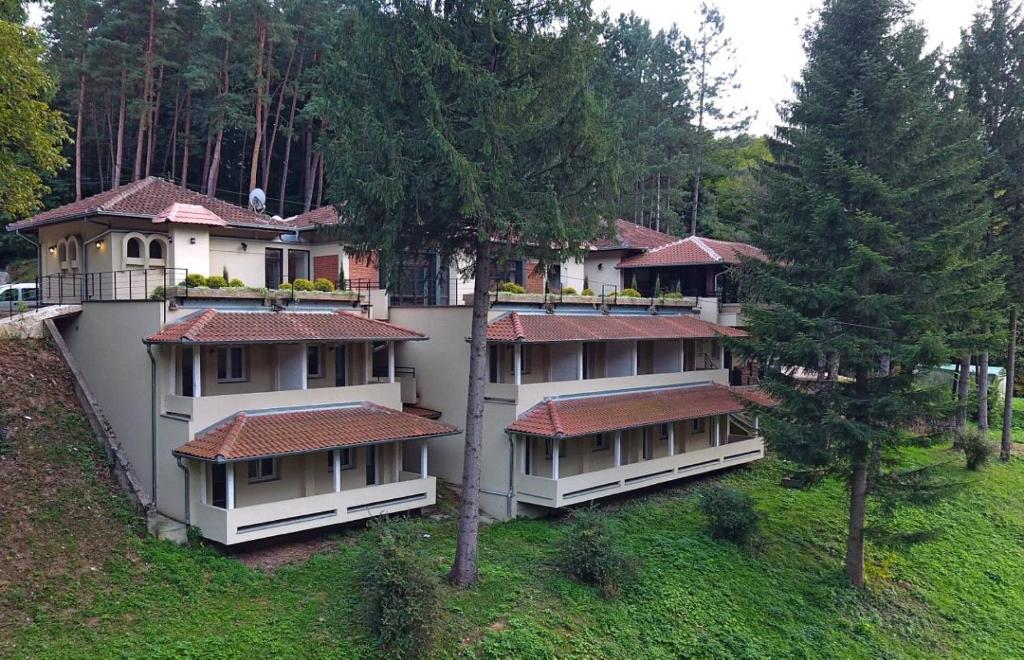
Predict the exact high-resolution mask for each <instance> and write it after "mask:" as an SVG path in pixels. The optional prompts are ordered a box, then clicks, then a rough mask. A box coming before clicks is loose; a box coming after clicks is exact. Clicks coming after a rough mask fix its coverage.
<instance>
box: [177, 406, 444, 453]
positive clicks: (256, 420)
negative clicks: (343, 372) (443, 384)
mask: <svg viewBox="0 0 1024 660" xmlns="http://www.w3.org/2000/svg"><path fill="white" fill-rule="evenodd" d="M457 432H458V429H456V428H455V427H454V426H451V425H450V424H444V423H442V422H435V421H434V420H431V419H427V418H425V417H421V416H418V415H410V414H407V413H404V412H400V411H398V410H392V409H391V408H386V407H384V406H379V405H376V404H373V403H361V404H358V405H346V406H339V407H334V408H313V409H300V410H285V411H276V412H255V413H253V412H240V413H237V414H235V415H232V416H231V417H228V418H227V419H224V420H223V421H221V422H219V423H218V424H216V425H214V426H212V427H210V428H209V429H207V430H205V431H203V432H201V433H198V434H196V436H195V438H193V439H192V440H191V441H189V442H186V443H185V444H183V445H182V446H180V447H178V448H177V449H175V450H174V454H175V455H181V456H188V457H191V458H198V459H201V460H206V461H239V460H248V459H253V458H261V457H266V456H280V455H283V454H297V453H305V452H314V451H327V450H329V449H336V448H339V447H351V446H357V445H368V444H373V443H376V442H388V441H394V440H413V439H417V438H433V437H438V436H443V435H452V434H454V433H457Z"/></svg>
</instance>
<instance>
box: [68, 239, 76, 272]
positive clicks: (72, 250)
mask: <svg viewBox="0 0 1024 660" xmlns="http://www.w3.org/2000/svg"><path fill="white" fill-rule="evenodd" d="M68 261H70V262H71V265H72V266H74V265H76V264H77V263H78V239H76V238H75V237H74V236H72V237H71V238H69V239H68Z"/></svg>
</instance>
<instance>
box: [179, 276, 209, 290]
mask: <svg viewBox="0 0 1024 660" xmlns="http://www.w3.org/2000/svg"><path fill="white" fill-rule="evenodd" d="M179 286H187V287H189V288H195V287H197V286H206V276H205V275H200V274H199V273H189V274H188V275H186V276H185V279H184V281H182V282H181V284H180V285H179Z"/></svg>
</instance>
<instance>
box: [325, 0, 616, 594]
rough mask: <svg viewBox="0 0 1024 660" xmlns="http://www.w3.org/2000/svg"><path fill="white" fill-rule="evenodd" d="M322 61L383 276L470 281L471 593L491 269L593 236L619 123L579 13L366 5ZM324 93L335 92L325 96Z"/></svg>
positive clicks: (361, 241) (338, 145) (571, 1)
mask: <svg viewBox="0 0 1024 660" xmlns="http://www.w3.org/2000/svg"><path fill="white" fill-rule="evenodd" d="M355 7H356V11H355V13H354V14H353V15H351V16H348V15H346V16H341V17H340V18H339V20H340V21H341V24H340V25H337V26H336V28H335V29H334V30H333V33H334V34H336V35H338V37H339V38H344V39H345V40H346V41H345V43H344V48H341V47H338V48H330V47H329V48H327V50H326V51H325V52H324V64H323V70H322V71H323V73H322V75H323V79H322V81H321V84H320V85H319V87H320V89H321V90H324V91H323V93H322V95H320V96H319V97H318V98H316V99H314V101H312V102H311V103H312V104H314V106H313V107H314V108H315V110H316V112H317V113H318V114H319V116H320V117H321V119H322V120H323V121H324V123H325V125H329V126H330V127H331V131H330V132H329V133H328V135H327V139H326V140H324V144H323V148H324V151H325V153H326V155H327V156H328V163H329V168H328V181H329V184H330V192H331V194H332V196H333V198H334V199H338V200H345V206H344V213H345V214H346V216H347V217H348V218H349V219H350V221H349V223H346V224H345V225H344V230H345V233H346V235H347V238H348V240H349V241H351V242H352V244H353V245H354V246H355V247H356V248H357V249H359V250H362V251H364V252H365V251H370V250H373V251H376V252H378V253H379V254H380V258H381V263H382V264H385V265H387V264H396V263H397V262H398V261H399V257H400V256H401V255H402V254H404V253H418V252H421V251H427V250H429V251H435V252H437V253H438V254H440V256H441V260H442V262H443V263H445V264H450V263H453V262H456V261H459V262H461V263H466V264H468V266H467V270H468V271H469V272H471V273H472V274H473V275H474V276H475V285H474V289H473V294H474V298H473V315H472V327H471V330H470V342H469V352H470V368H469V373H470V377H469V388H468V393H467V414H466V426H465V437H466V442H465V453H464V467H463V479H462V503H461V508H460V515H459V535H458V545H457V548H456V556H455V563H454V566H453V568H452V571H451V574H450V577H451V579H452V580H453V581H454V582H456V583H457V584H463V585H464V584H468V583H471V582H473V581H475V580H476V577H477V568H476V548H477V532H478V526H479V491H480V445H481V435H482V419H483V395H484V381H485V369H486V355H487V353H486V348H487V344H486V325H487V309H488V301H487V299H488V296H487V292H488V289H489V284H490V282H491V279H492V273H494V268H493V264H494V263H495V262H496V261H501V260H504V259H506V258H509V257H513V256H515V255H520V254H522V253H523V252H524V251H526V250H530V251H531V252H532V253H533V254H535V255H536V256H538V257H540V258H541V259H542V261H547V260H556V259H557V260H560V259H562V258H566V257H567V256H568V255H573V254H577V253H579V251H580V249H581V246H582V245H583V244H584V243H585V242H586V241H587V240H589V239H591V238H592V237H593V236H594V235H595V233H596V232H597V230H598V194H597V191H598V186H599V183H600V182H601V180H602V179H603V178H604V177H605V176H606V175H607V174H608V173H609V171H610V170H611V166H612V163H611V162H609V158H610V154H611V153H612V138H613V135H614V131H613V126H612V123H611V121H610V119H609V116H608V111H607V104H606V103H605V102H604V100H602V99H601V98H599V97H598V96H597V95H596V94H595V91H594V90H595V85H594V84H593V78H594V69H595V62H596V59H597V55H598V48H599V46H598V42H597V35H598V26H597V24H596V22H595V21H594V20H593V17H592V15H591V12H590V6H589V3H588V2H586V1H584V0H541V1H538V2H530V3H523V2H517V1H514V0H464V1H457V0H450V1H448V2H445V3H441V4H440V5H439V6H438V7H435V6H434V5H433V3H430V2H426V1H422V2H419V1H412V0H394V1H390V0H362V1H361V2H359V3H357V4H356V5H355ZM327 90H330V92H329V93H327Z"/></svg>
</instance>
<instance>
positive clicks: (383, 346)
mask: <svg viewBox="0 0 1024 660" xmlns="http://www.w3.org/2000/svg"><path fill="white" fill-rule="evenodd" d="M373 377H374V378H387V377H388V343H387V342H386V341H375V342H373Z"/></svg>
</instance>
